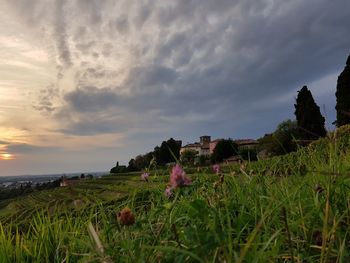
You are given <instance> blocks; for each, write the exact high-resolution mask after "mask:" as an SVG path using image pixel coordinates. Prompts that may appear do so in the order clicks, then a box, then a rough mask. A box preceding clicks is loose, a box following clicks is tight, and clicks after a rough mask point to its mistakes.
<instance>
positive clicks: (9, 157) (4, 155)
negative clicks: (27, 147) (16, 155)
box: [1, 153, 13, 160]
mask: <svg viewBox="0 0 350 263" xmlns="http://www.w3.org/2000/svg"><path fill="white" fill-rule="evenodd" d="M12 159H13V155H12V154H10V153H2V154H1V160H12Z"/></svg>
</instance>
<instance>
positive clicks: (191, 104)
mask: <svg viewBox="0 0 350 263" xmlns="http://www.w3.org/2000/svg"><path fill="white" fill-rule="evenodd" d="M0 17H1V24H0V50H1V52H0V156H1V157H0V175H15V174H41V173H68V172H86V171H106V170H109V169H110V168H111V167H112V166H113V165H114V163H115V162H116V161H120V162H122V163H126V162H127V161H128V160H129V159H130V158H131V157H133V156H135V155H137V154H139V153H146V152H148V151H151V150H153V148H154V146H156V145H157V144H160V143H161V141H162V140H166V139H168V138H170V137H174V138H176V139H181V140H182V141H183V143H187V142H192V141H195V140H197V138H198V137H199V136H200V135H204V134H207V135H211V136H212V137H213V138H221V137H226V138H227V137H231V138H258V137H260V136H262V135H263V134H264V133H267V132H271V131H273V130H274V129H275V128H276V126H277V124H278V123H280V122H281V121H283V120H285V119H288V118H294V106H293V104H294V100H295V96H296V94H297V90H299V89H300V88H301V87H302V86H303V85H308V87H309V88H310V90H311V91H312V93H313V95H314V98H315V100H316V102H317V103H318V104H319V105H320V107H321V111H322V113H323V114H324V115H325V117H326V119H327V123H328V125H327V126H328V128H329V129H332V126H331V125H330V124H329V123H331V122H333V121H334V118H335V110H334V106H335V98H334V92H335V87H336V80H337V76H338V75H339V73H340V72H341V71H342V69H343V68H344V66H345V62H346V58H347V56H348V55H349V53H350V37H349V36H350V26H349V25H350V1H349V0H333V1H330V0H307V1H305V0H293V1H284V0H137V1H136V0H135V1H131V0H110V1H109V0H71V1H68V0H66V1H65V0H47V1H46V0H37V1H28V0H0Z"/></svg>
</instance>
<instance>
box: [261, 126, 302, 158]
mask: <svg viewBox="0 0 350 263" xmlns="http://www.w3.org/2000/svg"><path fill="white" fill-rule="evenodd" d="M298 138H299V129H298V125H297V122H296V121H293V120H286V121H283V122H281V123H280V124H279V125H278V127H277V128H276V130H275V131H274V133H272V134H265V136H264V137H262V138H260V139H259V145H260V146H259V151H266V152H267V153H268V155H269V156H275V155H283V154H286V153H290V152H293V151H296V150H297V149H298V144H297V142H296V140H297V139H298Z"/></svg>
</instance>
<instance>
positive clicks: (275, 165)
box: [0, 127, 350, 262]
mask: <svg viewBox="0 0 350 263" xmlns="http://www.w3.org/2000/svg"><path fill="white" fill-rule="evenodd" d="M349 144H350V128H349V127H343V128H342V129H340V130H338V131H337V132H335V133H333V134H330V135H329V137H328V138H326V139H322V140H320V141H318V142H316V143H313V144H312V145H310V147H308V148H303V149H300V150H299V151H298V152H297V153H292V154H289V155H286V156H281V157H275V158H272V159H270V160H264V161H259V162H256V163H250V164H246V165H243V166H239V165H232V166H226V167H223V172H222V173H221V175H222V176H221V177H220V176H218V175H216V174H214V173H212V172H210V169H209V168H207V169H203V170H202V171H199V172H197V173H194V174H191V175H190V177H191V178H192V181H193V184H192V185H191V186H187V187H183V188H178V189H176V190H175V191H174V192H173V195H172V196H171V197H170V198H167V197H166V196H165V195H164V190H165V187H166V184H167V182H168V180H169V175H168V173H167V172H165V173H166V174H161V173H160V171H157V172H153V173H152V172H151V177H150V180H149V182H141V181H140V178H139V175H135V174H129V175H123V176H120V175H118V176H107V177H104V178H103V179H98V180H92V181H86V182H82V183H80V184H79V185H76V186H73V187H68V188H64V189H62V188H60V189H55V190H53V191H43V192H37V193H34V194H32V195H29V196H27V197H23V198H19V199H17V200H13V201H11V202H10V203H8V204H6V205H4V208H2V209H1V210H0V216H1V217H0V220H1V224H0V262H349V261H350V251H349V249H348V248H349V247H350V238H349V234H350V233H349V230H350V196H349V190H350V176H349V175H350V174H349V171H350V154H349ZM125 207H129V208H130V209H131V211H132V213H133V214H134V216H135V224H133V225H130V226H125V225H122V224H121V223H120V222H119V221H118V220H117V216H116V215H117V213H118V212H120V211H121V210H122V209H123V208H125Z"/></svg>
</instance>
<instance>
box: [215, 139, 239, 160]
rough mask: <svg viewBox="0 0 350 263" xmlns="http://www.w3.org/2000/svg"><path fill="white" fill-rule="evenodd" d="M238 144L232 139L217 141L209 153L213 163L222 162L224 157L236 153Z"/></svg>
mask: <svg viewBox="0 0 350 263" xmlns="http://www.w3.org/2000/svg"><path fill="white" fill-rule="evenodd" d="M237 153H238V146H237V144H236V143H234V142H233V141H232V140H221V141H219V142H218V143H217V145H216V146H215V148H214V151H213V153H212V155H211V161H212V162H213V163H217V162H222V161H223V160H224V159H226V158H228V157H231V156H233V155H237Z"/></svg>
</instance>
